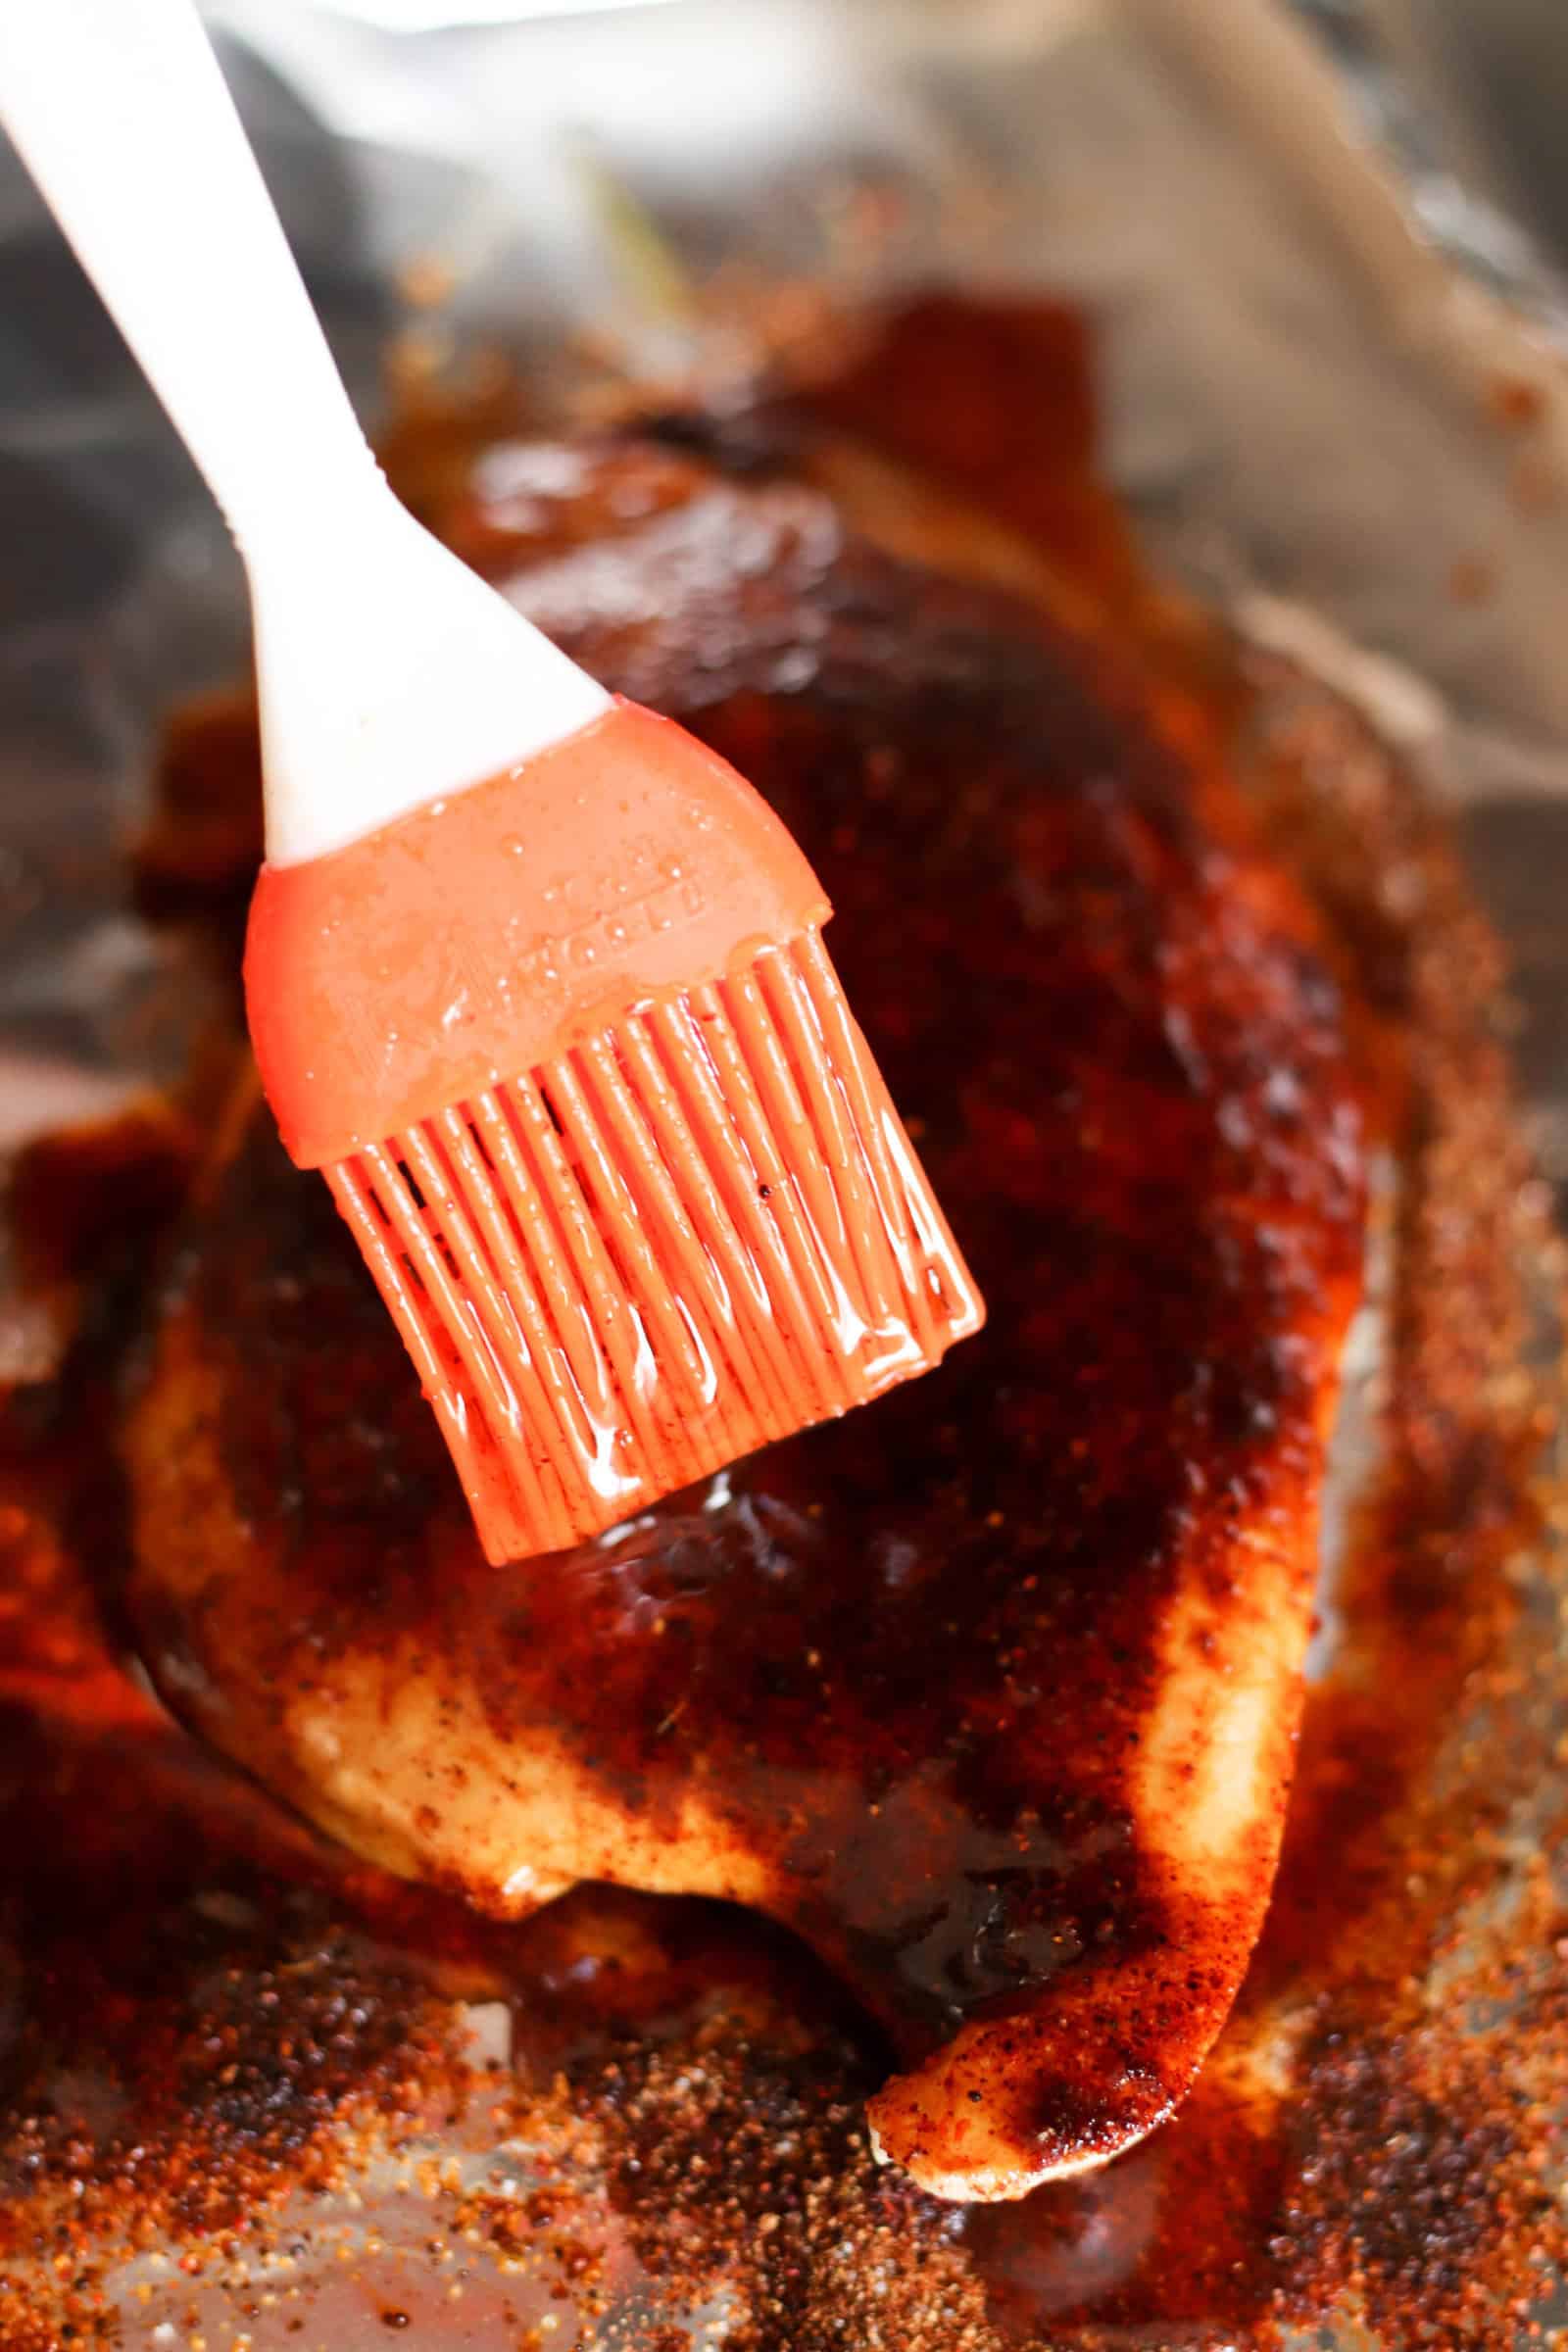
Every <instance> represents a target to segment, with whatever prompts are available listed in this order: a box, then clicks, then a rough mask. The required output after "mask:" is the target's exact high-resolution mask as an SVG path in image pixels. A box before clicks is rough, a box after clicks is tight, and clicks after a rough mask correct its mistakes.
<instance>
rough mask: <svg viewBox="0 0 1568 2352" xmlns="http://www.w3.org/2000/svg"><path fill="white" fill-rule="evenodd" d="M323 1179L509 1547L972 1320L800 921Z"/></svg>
mask: <svg viewBox="0 0 1568 2352" xmlns="http://www.w3.org/2000/svg"><path fill="white" fill-rule="evenodd" d="M326 1175H327V1178H328V1181H329V1182H330V1184H331V1186H332V1189H333V1192H334V1193H335V1195H336V1198H337V1201H338V1205H339V1207H340V1208H341V1210H342V1212H343V1214H344V1216H345V1217H346V1218H347V1220H348V1222H349V1224H350V1226H351V1227H352V1228H353V1230H354V1233H355V1236H356V1238H357V1240H358V1241H359V1244H360V1247H361V1249H362V1250H363V1251H364V1254H365V1257H366V1259H367V1262H368V1265H369V1267H370V1270H371V1272H372V1274H373V1275H374V1277H375V1280H376V1282H377V1284H378V1286H379V1288H380V1291H381V1294H382V1297H383V1298H384V1299H385V1300H386V1303H387V1305H388V1307H389V1308H390V1309H391V1311H392V1314H393V1316H394V1317H395V1319H396V1321H397V1324H398V1328H399V1330H400V1331H401V1333H402V1335H403V1338H404V1341H405V1342H406V1344H407V1346H408V1348H409V1351H410V1353H411V1354H412V1355H413V1357H414V1360H415V1363H416V1365H417V1369H418V1372H419V1377H420V1380H421V1383H422V1385H423V1387H424V1390H425V1393H426V1395H427V1396H428V1397H429V1398H430V1399H431V1401H432V1403H433V1404H434V1406H435V1408H436V1411H437V1413H438V1415H439V1417H440V1420H441V1424H442V1427H443V1429H444V1431H445V1433H446V1437H447V1441H448V1444H449V1445H450V1446H451V1449H452V1453H453V1456H454V1459H455V1460H456V1463H457V1466H458V1470H459V1473H460V1475H461V1477H462V1479H463V1483H464V1486H465V1488H466V1492H467V1495H468V1499H469V1502H470V1503H471V1505H472V1508H473V1514H474V1519H475V1523H476V1525H477V1527H478V1531H479V1536H480V1540H481V1542H482V1543H483V1545H484V1548H485V1551H486V1553H487V1554H488V1556H489V1557H490V1559H492V1560H493V1561H496V1562H498V1563H499V1562H501V1561H504V1560H510V1559H517V1558H521V1557H524V1556H526V1555H527V1554H530V1553H533V1552H540V1551H554V1550H559V1549H561V1548H563V1547H564V1546H565V1545H567V1544H574V1543H578V1542H580V1541H582V1540H583V1539H584V1538H585V1537H588V1536H591V1535H594V1534H596V1533H597V1532H598V1531H600V1530H601V1529H603V1528H606V1527H610V1526H613V1525H614V1524H615V1523H616V1522H617V1521H619V1520H622V1519H625V1518H627V1517H630V1516H631V1515H632V1514H634V1513H635V1512H637V1511H639V1510H642V1509H645V1508H646V1507H647V1506H648V1505H649V1504H650V1503H652V1502H655V1501H657V1500H658V1498H659V1497H660V1496H661V1495H666V1494H669V1493H671V1492H673V1491H674V1490H675V1489H677V1488H680V1487H684V1486H687V1485H689V1484H690V1483H691V1482H692V1481H693V1480H695V1479H699V1478H703V1477H706V1476H707V1475H708V1474H709V1473H710V1472H711V1471H713V1470H716V1469H719V1468H721V1467H722V1466H723V1465H724V1464H725V1463H727V1462H731V1461H734V1460H736V1459H738V1458H739V1457H740V1456H741V1455H743V1454H746V1453H750V1452H751V1451H753V1450H754V1449H755V1448H756V1447H757V1446H762V1445H765V1444H767V1443H768V1442H769V1441H770V1440H773V1439H776V1438H782V1437H787V1436H788V1435H790V1434H791V1433H792V1432H793V1431H796V1430H799V1429H804V1428H806V1427H808V1426H809V1424H810V1423H812V1422H816V1421H822V1420H827V1419H829V1418H831V1417H832V1416H834V1415H836V1414H839V1413H843V1412H846V1411H848V1410H849V1408H850V1407H851V1406H852V1405H857V1404H861V1403H864V1402H865V1401H866V1400H867V1399H868V1398H869V1397H875V1396H877V1395H879V1394H880V1393H881V1391H883V1390H884V1389H888V1388H891V1387H892V1386H893V1385H894V1384H895V1383H896V1382H898V1381H901V1380H906V1379H907V1378H909V1377H910V1376H911V1375H912V1374H914V1373H916V1372H920V1371H923V1370H925V1369H926V1368H927V1367H928V1366H930V1365H931V1364H934V1363H935V1362H936V1361H937V1360H938V1359H939V1358H940V1357H941V1356H942V1355H943V1353H944V1352H945V1351H946V1349H947V1348H949V1347H950V1346H951V1345H952V1343H953V1342H954V1341H955V1340H958V1339H961V1338H963V1337H964V1335H965V1334H966V1333H968V1332H971V1331H973V1330H975V1329H976V1328H977V1327H978V1325H979V1323H980V1321H981V1319H982V1312H983V1310H982V1308H981V1305H980V1301H979V1298H978V1295H977V1293H976V1291H975V1289H974V1285H973V1283H972V1282H971V1281H970V1279H969V1276H968V1273H967V1271H966V1270H965V1268H964V1265H963V1263H962V1260H961V1259H960V1258H959V1256H958V1254H957V1251H956V1248H955V1246H954V1243H953V1239H952V1236H951V1235H950V1234H949V1232H948V1229H947V1226H946V1224H945V1223H944V1221H943V1218H942V1214H941V1211H940V1210H939V1209H938V1207H937V1205H936V1202H935V1201H934V1199H933V1197H932V1195H931V1192H930V1189H929V1187H928V1186H927V1184H926V1181H925V1178H924V1175H923V1173H922V1171H921V1169H920V1167H919V1165H918V1162H917V1161H916V1159H915V1157H914V1154H913V1152H911V1150H910V1148H909V1145H908V1142H907V1138H906V1136H905V1133H904V1129H903V1127H902V1126H901V1125H900V1123H899V1119H898V1115H897V1113H896V1112H895V1110H894V1108H893V1105H892V1103H891V1102H890V1100H889V1098H888V1094H887V1091H886V1089H885V1087H884V1086H883V1083H882V1080H881V1078H880V1076H879V1074H878V1072H877V1069H876V1066H875V1063H874V1062H873V1061H872V1059H871V1055H870V1053H869V1051H868V1049H867V1047H866V1045H865V1041H864V1039H863V1038H862V1037H861V1035H860V1033H859V1030H858V1028H857V1026H856V1024H855V1021H854V1019H853V1017H852V1016H851V1014H850V1011H849V1008H848V1005H846V1003H845V999H844V995H843V992H842V990H841V989H840V987H839V983H838V979H837V976H836V975H835V973H834V971H833V968H832V965H831V964H830V962H829V960H828V957H827V955H826V953H825V951H824V949H823V947H822V944H821V942H820V940H819V939H818V938H817V936H816V935H815V933H808V934H807V935H806V936H804V937H803V938H801V939H799V940H797V941H795V942H794V943H792V944H791V945H790V946H789V947H787V948H783V949H769V950H767V951H766V952H765V953H763V954H762V955H760V956H758V958H757V959H756V961H755V962H754V963H752V964H751V965H749V966H748V967H747V968H746V969H745V970H744V971H743V972H741V973H740V974H738V975H737V976H734V977H731V978H729V979H727V980H724V981H722V982H718V983H715V984H713V985H711V986H708V987H704V988H698V989H694V990H691V991H690V992H689V993H687V994H686V995H684V996H680V997H675V998H671V999H668V1000H665V1001H664V1002H662V1003H659V1004H657V1005H653V1006H651V1007H649V1008H648V1009H647V1010H645V1011H641V1012H633V1013H628V1014H626V1015H624V1016H623V1017H622V1018H620V1019H619V1020H617V1021H616V1022H615V1024H614V1026H613V1027H612V1028H610V1029H607V1030H605V1031H603V1032H601V1033H600V1034H599V1035H597V1036H596V1037H593V1038H592V1039H590V1040H589V1041H588V1042H586V1043H584V1044H583V1045H580V1046H578V1047H576V1048H574V1049H573V1050H572V1051H571V1052H569V1053H566V1054H563V1055H562V1056H561V1057H560V1058H558V1059H557V1060H555V1061H553V1062H550V1063H549V1064H546V1065H543V1066H541V1067H539V1068H536V1069H534V1070H532V1071H531V1072H529V1073H528V1075H527V1076H526V1077H523V1078H520V1079H518V1080H516V1081H515V1082H513V1083H510V1084H506V1085H498V1086H495V1087H493V1088H491V1089H489V1090H487V1091H486V1092H485V1093H483V1094H480V1095H476V1096H474V1097H472V1098H470V1099H469V1100H467V1101H466V1102H464V1103H456V1104H454V1105H452V1106H451V1107H450V1108H449V1109H447V1110H444V1111H442V1112H441V1113H440V1114H439V1115H438V1116H436V1117H434V1118H429V1119H424V1120H421V1121H420V1122H419V1124H418V1125H417V1127H414V1128H411V1129H410V1130H408V1131H407V1132H406V1133H404V1134H401V1135H396V1136H392V1137H389V1138H388V1139H387V1140H386V1141H385V1142H384V1143H383V1144H381V1145H380V1146H378V1147H376V1148H375V1149H373V1150H370V1151H366V1152H359V1153H357V1154H355V1155H354V1156H353V1157H351V1158H348V1159H343V1160H339V1161H338V1162H336V1163H335V1164H334V1165H333V1166H330V1167H329V1168H328V1169H327V1170H326Z"/></svg>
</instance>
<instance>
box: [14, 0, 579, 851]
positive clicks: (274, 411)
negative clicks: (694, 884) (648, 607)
mask: <svg viewBox="0 0 1568 2352" xmlns="http://www.w3.org/2000/svg"><path fill="white" fill-rule="evenodd" d="M0 120H3V121H4V123H5V125H6V128H7V129H8V130H9V132H10V133H11V136H12V138H13V139H14V140H15V142H16V145H17V148H18V150H19V152H20V153H21V155H22V158H23V160H24V162H25V164H26V166H27V168H28V170H29V171H30V172H31V173H32V175H33V177H34V179H35V180H36V181H37V183H38V186H39V188H40V189H41V190H42V192H43V194H44V196H45V197H46V199H47V200H48V203H49V205H50V207H51V209H52V210H53V212H54V214H55V217H56V219H57V220H58V221H59V222H60V225H61V227H62V228H63V229H64V230H65V232H66V235H67V236H68V237H69V238H70V240H71V242H72V244H73V246H74V248H75V250H76V253H77V256H78V258H79V259H80V261H81V263H82V266H83V267H84V269H85V270H87V273H88V275H89V276H90V277H91V278H92V279H93V281H94V283H95V284H96V285H97V288H98V291H99V293H100V294H101V295H102V296H103V299H104V301H105V303H106V304H107V305H108V307H109V309H110V311H111V312H112V313H113V315H114V317H115V319H117V320H118V322H119V324H120V327H121V331H122V332H123V335H124V337H125V340H126V341H127V343H129V345H130V347H131V349H132V350H133V351H134V353H135V355H136V357H137V359H138V360H139V361H140V363H141V365H142V367H143V368H145V370H146V372H147V375H148V377H149V379H150V380H151V382H152V384H153V387H154V389H155V390H156V392H157V393H158V395H159V397H160V399H161V400H162V401H163V404H164V406H165V408H166V409H167V410H168V411H169V414H170V416H171V417H172V418H173V420H174V423H175V425H176V426H177V427H178V430H179V432H180V435H181V437H182V438H183V440H184V442H185V446H186V447H187V449H188V450H189V451H190V453H191V455H192V457H193V458H194V459H195V461H196V463H197V465H198V466H200V467H201V470H202V472H203V473H204V474H205V476H206V478H207V481H208V483H209V485H210V487H211V489H212V491H213V494H214V496H215V497H216V498H217V500H218V502H219V504H220V505H221V508H222V510H223V513H224V515H225V516H226V517H227V520H228V523H229V527H230V529H231V530H232V532H233V534H234V537H235V540H236V541H237V543H238V545H239V548H240V551H241V553H242V555H243V556H244V559H245V564H246V570H247V574H248V576H249V580H250V587H251V601H252V610H253V613H254V618H255V624H256V645H257V670H258V677H259V681H260V687H261V701H262V730H263V745H264V753H265V768H266V776H267V847H268V858H269V860H270V862H271V863H273V864H276V865H283V864H292V863H296V862H298V861H299V860H300V859H302V858H314V857H319V856H320V855H322V854H323V853H324V852H326V851H328V850H331V849H335V848H337V847H340V846H341V845H342V844H344V843H345V842H348V841H352V840H356V839H358V838H359V837H360V836H361V835H362V834H365V833H368V832H373V831H374V830H375V828H376V827H377V826H379V825H381V824H384V823H386V822H387V821H388V819H389V818H391V817H393V816H397V815H400V814H402V813H404V812H405V811H406V810H408V809H413V808H417V807H419V806H421V805H422V804H424V803H425V802H427V801H430V800H433V799H436V798H438V797H439V796H440V795H442V794H443V793H450V792H454V791H459V790H461V789H462V788H463V787H464V786H466V785H468V784H473V783H477V782H479V781H480V780H481V779H482V778H483V777H485V776H488V775H493V774H495V773H497V772H499V771H500V770H501V769H503V768H506V767H509V766H512V765H515V763H516V762H517V761H519V760H524V759H526V758H528V757H529V756H530V755H531V754H532V753H533V752H535V751H539V750H542V749H543V748H544V747H545V746H546V745H547V744H550V743H554V742H557V741H559V740H560V739H561V738H563V737H564V736H566V735H570V734H573V733H575V732H576V730H577V729H578V728H579V727H581V726H583V725H585V724H586V723H587V722H588V721H589V720H590V719H592V718H594V717H597V716H598V715H599V713H600V712H601V711H603V710H604V709H605V708H606V704H607V699H608V698H607V697H606V695H605V693H604V691H603V689H602V688H601V687H599V686H597V685H596V684H595V683H594V682H593V680H592V679H590V678H588V677H587V676H586V675H585V674H584V672H583V671H581V670H580V669H578V668H577V667H576V665H575V663H573V662H568V661H567V660H566V658H565V656H564V654H562V653H560V652H559V651H558V650H557V648H556V647H554V646H553V645H551V644H550V643H549V641H548V640H547V639H546V638H544V637H542V636H541V635H540V634H539V632H538V631H537V630H536V629H534V628H532V627H530V625H529V624H528V623H527V622H526V621H525V620H523V619H522V618H521V616H520V615H519V614H518V613H515V612H514V611H513V609H512V607H511V606H510V605H508V604H507V603H506V601H505V599H504V598H502V597H500V596H498V595H497V594H496V592H495V591H494V590H493V589H491V588H489V587H487V586H486V585H485V584H484V583H483V582H482V581H480V580H479V579H478V578H477V577H476V576H475V575H474V574H473V573H472V572H470V571H469V570H468V569H467V568H466V565H464V564H460V563H459V562H458V561H457V559H456V558H455V557H453V556H452V555H450V554H449V553H448V552H447V550H446V549H444V548H443V547H441V546H440V545H439V543H438V542H437V541H436V540H434V539H433V538H432V537H431V536H430V534H429V533H428V532H427V531H425V530H424V529H423V528H422V527H421V526H420V525H419V524H418V523H417V522H416V521H415V520H414V518H413V516H412V515H409V514H408V513H407V512H406V511H405V510H404V509H403V508H402V507H401V506H400V505H399V504H398V502H397V501H396V499H395V498H394V497H393V496H392V493H391V492H390V491H389V490H388V489H387V487H386V484H385V483H384V481H383V480H382V479H381V475H380V472H379V469H378V468H377V466H376V465H375V462H374V460H373V459H372V457H371V455H370V452H369V450H368V448H367V446H366V442H365V439H364V436H363V434H362V433H361V431H360V428H359V424H358V422H357V421H356V418H355V416H354V412H353V410H352V408H351V407H350V405H349V400H348V395H347V394H346V392H345V391H344V389H343V383H342V379H341V377H340V376H339V374H338V372H337V368H336V367H335V365H334V363H333V360H332V356H331V354H330V352H329V351H328V349H327V346H326V341H325V338H324V336H323V335H322V333H321V329H320V325H319V321H318V319H317V318H316V315H315V313H314V311H313V310H312V308H311V305H310V300H309V298H308V296H307V294H306V291H305V287H304V284H303V282H302V280H301V278H300V274H299V271H298V270H297V268H296V267H295V264H294V258H293V256H292V254H291V253H290V252H289V249H288V244H287V241H286V240H285V238H284V235H283V231H282V227H281V225H280V223H279V221H278V219H277V215H276V213H275V212H274V211H273V209H272V204H271V199H270V197H269V195H268V193H267V189H266V186H265V185H264V183H263V180H262V176H261V172H259V170H258V169H257V165H256V159H255V157H254V156H253V154H252V153H251V150H250V147H249V145H248V143H247V141H246V138H245V134H244V131H243V129H242V128H241V126H240V122H239V117H238V116H237V114H236V113H235V111H234V107H233V103H232V101H231V100H230V98H229V95H228V92H227V89H226V88H225V86H224V83H223V79H222V75H221V73H220V72H219V69H218V63H217V60H216V59H215V57H214V55H213V52H212V49H211V47H210V46H209V44H208V40H207V36H206V34H205V32H204V31H203V29H202V26H201V23H200V21H199V19H198V17H197V14H196V10H195V7H194V6H193V4H192V0H0Z"/></svg>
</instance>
